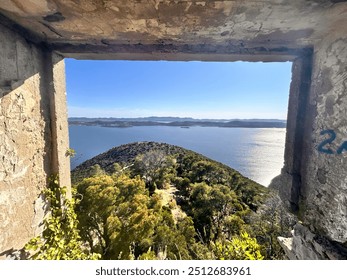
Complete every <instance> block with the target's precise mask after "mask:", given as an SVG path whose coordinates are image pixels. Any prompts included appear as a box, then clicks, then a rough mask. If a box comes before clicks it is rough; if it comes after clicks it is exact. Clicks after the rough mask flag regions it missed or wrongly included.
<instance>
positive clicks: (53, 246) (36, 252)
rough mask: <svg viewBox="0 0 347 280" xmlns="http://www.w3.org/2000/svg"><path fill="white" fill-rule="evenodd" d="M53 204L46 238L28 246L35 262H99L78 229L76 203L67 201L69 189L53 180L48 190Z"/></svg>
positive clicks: (46, 192)
mask: <svg viewBox="0 0 347 280" xmlns="http://www.w3.org/2000/svg"><path fill="white" fill-rule="evenodd" d="M44 195H45V197H46V199H47V200H48V202H49V204H50V215H49V216H48V217H47V218H46V219H45V221H44V226H45V228H44V231H43V233H42V236H38V237H35V238H33V239H31V240H30V241H29V242H28V243H27V244H26V246H25V250H26V251H27V252H28V253H29V255H30V257H29V258H30V259H33V260H95V259H99V258H100V255H98V254H90V253H89V252H88V250H86V248H85V247H84V246H83V243H82V241H81V239H80V236H79V231H78V229H77V223H78V222H77V216H76V213H75V211H74V205H75V200H74V199H67V198H66V188H60V187H59V184H58V179H57V178H53V179H51V181H50V185H49V187H48V188H47V189H45V191H44Z"/></svg>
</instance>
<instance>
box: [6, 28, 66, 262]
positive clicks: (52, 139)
mask: <svg viewBox="0 0 347 280" xmlns="http://www.w3.org/2000/svg"><path fill="white" fill-rule="evenodd" d="M52 66H53V67H52ZM64 75H65V74H64V61H63V60H62V58H61V57H60V56H57V55H55V54H54V53H52V52H50V51H48V50H45V49H41V48H40V47H37V46H34V45H33V44H30V43H28V42H27V41H26V40H25V39H24V38H22V37H21V36H19V35H18V34H16V33H15V32H13V31H11V30H9V29H8V28H6V27H4V26H2V25H0V155H1V160H0V193H1V195H0V233H1V234H0V255H3V256H4V255H5V254H9V253H11V251H15V250H17V249H21V248H22V247H23V245H24V244H25V242H27V241H28V240H29V239H30V238H32V237H33V236H36V235H38V234H39V233H40V231H41V230H42V227H41V226H42V220H43V217H44V214H45V210H46V205H45V203H44V200H43V199H42V196H41V191H42V189H43V188H45V187H46V185H47V178H48V176H49V175H51V174H59V173H60V170H63V169H64V168H65V171H67V172H68V171H69V160H65V159H64V157H65V155H64V154H63V155H61V153H58V152H57V151H58V149H57V146H59V148H60V149H61V151H63V150H64V148H65V147H68V138H67V121H66V116H67V114H66V104H65V103H66V102H65V78H64ZM57 130H59V136H57V135H58V133H57ZM65 150H66V148H65ZM58 154H59V164H58ZM62 165H65V166H64V168H62ZM60 175H61V178H62V183H63V184H64V185H67V186H69V184H70V179H69V178H70V177H69V174H68V173H66V172H65V173H64V174H60Z"/></svg>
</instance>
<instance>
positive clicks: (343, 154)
mask: <svg viewBox="0 0 347 280" xmlns="http://www.w3.org/2000/svg"><path fill="white" fill-rule="evenodd" d="M341 38H343V36H341V37H340V36H338V35H337V34H333V35H332V36H331V37H330V38H325V39H324V40H323V41H322V43H321V44H319V45H317V46H316V47H315V50H316V51H315V53H314V61H313V74H312V86H311V94H310V99H309V108H308V110H309V111H311V112H309V114H312V117H311V118H310V119H311V120H312V130H311V131H307V134H308V135H311V138H310V137H306V138H305V139H306V142H305V143H304V145H305V147H306V150H307V152H306V153H307V154H306V155H305V158H304V162H305V166H304V169H303V174H304V175H305V176H304V177H303V182H302V185H303V188H302V190H301V196H302V197H301V200H302V202H303V203H302V205H300V213H299V217H300V218H301V219H302V220H303V221H304V223H307V224H309V225H310V226H309V228H310V229H311V230H313V231H314V232H317V233H320V234H322V235H325V236H326V237H328V238H329V239H331V240H334V241H338V242H340V243H344V242H347V172H346V170H347V39H346V38H344V39H341Z"/></svg>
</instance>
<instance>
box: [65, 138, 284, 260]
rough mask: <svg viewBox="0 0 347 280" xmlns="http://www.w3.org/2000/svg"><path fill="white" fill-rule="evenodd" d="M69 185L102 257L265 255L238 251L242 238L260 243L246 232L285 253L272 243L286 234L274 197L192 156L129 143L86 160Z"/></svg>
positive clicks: (273, 253) (84, 230)
mask: <svg viewBox="0 0 347 280" xmlns="http://www.w3.org/2000/svg"><path fill="white" fill-rule="evenodd" d="M72 180H73V183H74V188H75V190H76V192H77V197H79V198H82V199H81V202H80V203H79V205H78V207H77V209H76V210H77V213H78V218H79V221H80V230H81V234H82V237H83V239H84V241H85V242H87V243H89V244H90V247H91V250H92V252H97V253H100V254H101V255H102V256H103V259H115V258H125V259H128V258H150V259H153V258H154V259H158V258H159V259H160V258H162V257H163V256H165V258H168V259H176V258H179V259H216V258H217V259H218V258H240V259H243V258H248V257H247V256H252V258H261V255H259V254H260V251H259V250H258V249H257V250H255V251H254V252H253V253H250V252H248V253H246V252H247V250H248V249H247V248H248V247H247V246H248V245H244V246H245V247H244V248H243V249H242V250H243V252H244V253H245V254H244V255H243V256H236V255H235V254H234V253H235V251H233V250H232V249H231V247H230V246H234V245H232V244H233V242H234V241H235V240H237V238H241V239H243V238H245V240H244V241H243V242H246V243H247V242H248V243H249V242H250V244H253V243H254V242H255V241H254V240H255V239H254V240H253V239H249V238H248V237H247V235H244V232H248V233H249V234H251V235H252V236H253V237H254V238H256V239H257V240H258V242H259V244H260V246H261V247H260V250H261V252H262V254H263V256H265V257H266V258H277V257H278V256H280V254H281V249H280V248H279V246H278V245H277V244H275V242H276V236H278V235H284V234H283V233H284V231H285V229H284V227H283V226H281V228H280V227H278V226H277V225H278V223H280V222H282V221H280V220H279V219H282V218H281V217H280V213H279V212H278V211H279V210H280V208H279V207H277V204H276V203H277V202H276V199H273V198H274V197H275V195H274V193H273V192H272V191H271V190H269V189H268V188H266V187H264V186H262V185H259V184H258V183H256V182H254V181H252V180H250V179H248V178H246V177H244V176H242V175H241V174H240V173H239V172H238V171H236V170H234V169H232V168H230V167H228V166H226V165H224V164H221V163H219V162H216V161H213V160H211V159H209V158H207V157H205V156H203V155H201V154H198V153H195V152H193V151H190V150H187V149H184V148H181V147H178V146H174V145H169V144H165V143H157V142H137V143H131V144H126V145H122V146H119V147H114V148H112V149H110V150H109V151H107V152H105V153H102V154H100V155H98V156H96V157H94V158H92V159H90V160H87V161H85V162H84V163H83V164H81V165H79V166H78V167H76V168H75V169H74V170H73V171H72ZM269 199H270V206H271V207H272V208H269V207H267V206H266V204H268V201H269ZM264 206H266V207H264ZM95 237H97V238H98V241H97V242H96V239H95ZM235 242H236V241H235ZM248 243H247V244H248ZM252 246H253V245H252ZM254 246H255V247H254V248H257V246H258V245H257V244H254ZM110 248H111V249H110ZM230 250H231V251H230ZM248 254H250V255H248Z"/></svg>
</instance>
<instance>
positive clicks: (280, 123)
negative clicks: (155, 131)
mask: <svg viewBox="0 0 347 280" xmlns="http://www.w3.org/2000/svg"><path fill="white" fill-rule="evenodd" d="M68 121H69V125H84V126H101V127H114V128H128V127H134V126H174V127H181V128H189V127H194V126H200V127H244V128H285V127H286V125H287V122H286V121H285V120H278V119H231V120H228V119H194V118H177V117H147V118H83V117H81V118H75V117H73V118H69V120H68Z"/></svg>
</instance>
